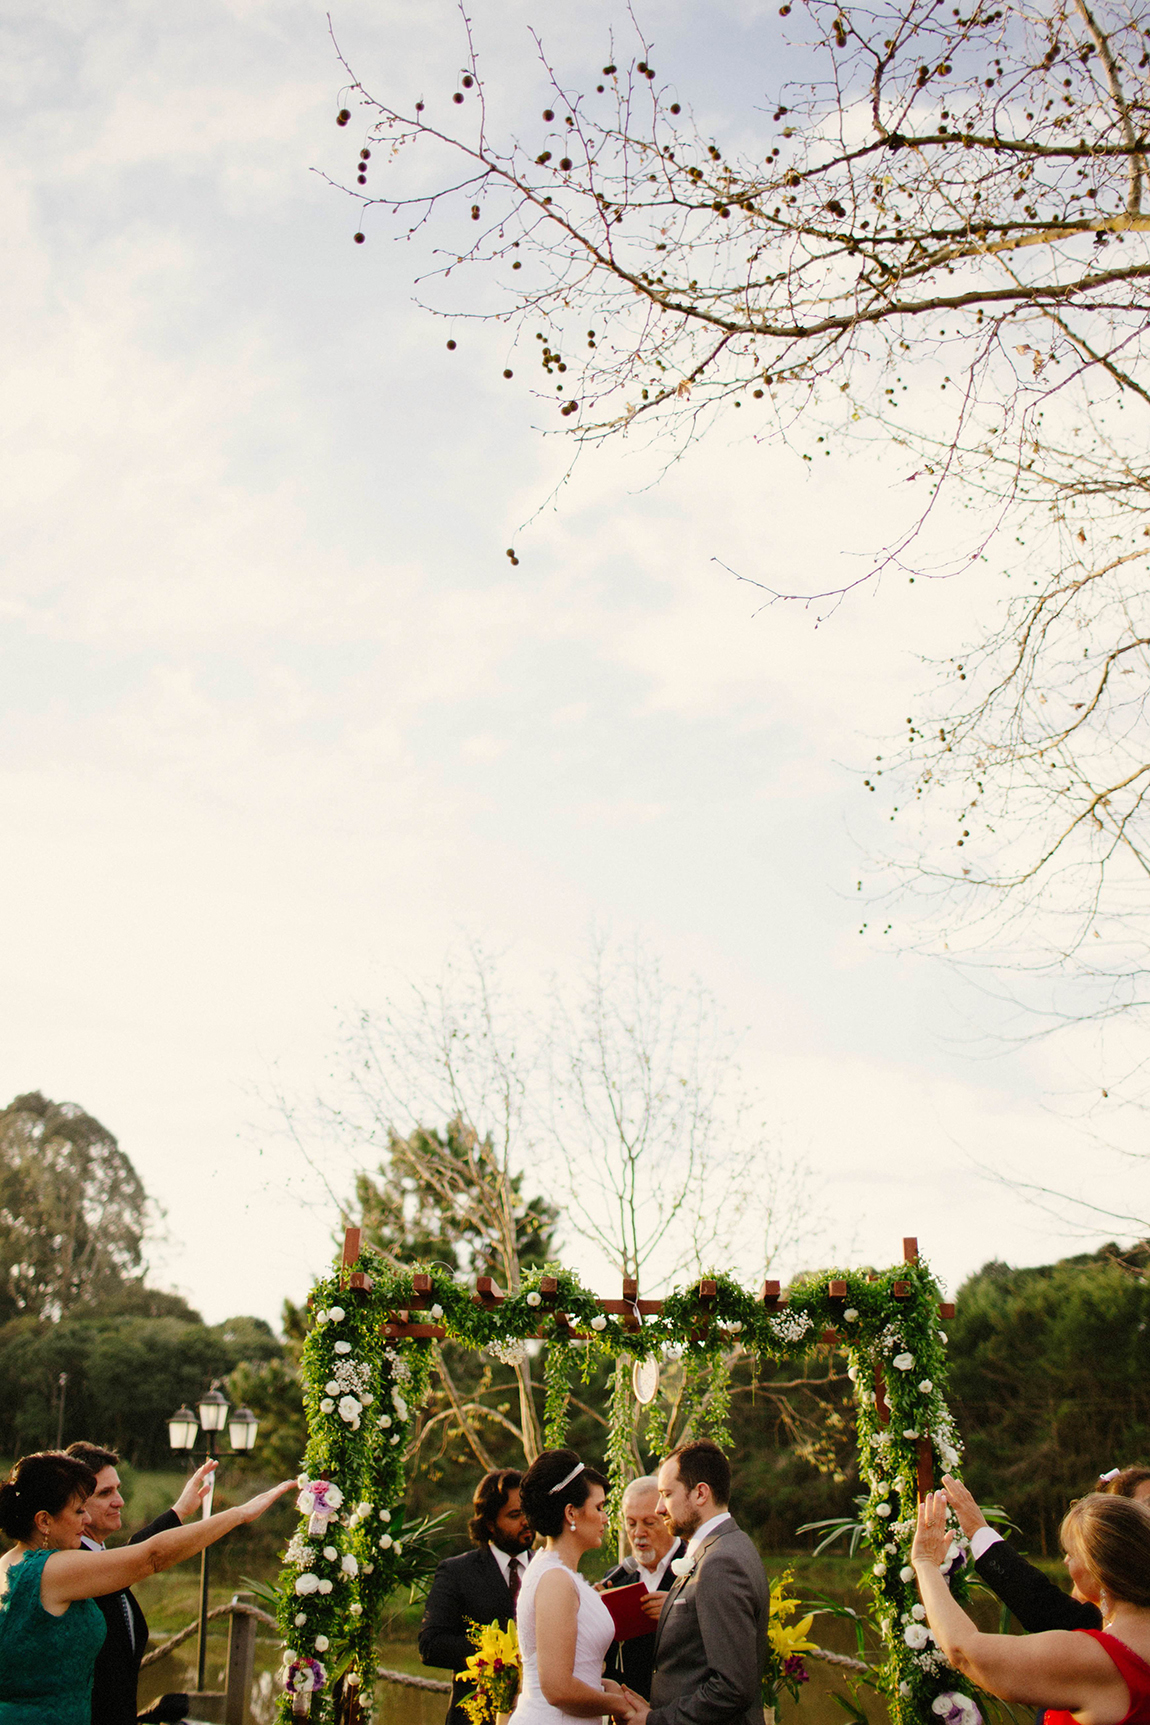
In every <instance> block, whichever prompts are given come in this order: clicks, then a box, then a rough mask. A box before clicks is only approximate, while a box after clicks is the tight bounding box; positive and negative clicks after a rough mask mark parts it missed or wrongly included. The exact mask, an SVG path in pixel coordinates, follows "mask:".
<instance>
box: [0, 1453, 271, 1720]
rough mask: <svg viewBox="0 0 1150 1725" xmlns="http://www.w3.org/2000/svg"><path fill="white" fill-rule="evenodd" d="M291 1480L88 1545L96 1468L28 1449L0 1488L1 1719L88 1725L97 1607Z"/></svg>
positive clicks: (250, 1514) (213, 1536) (259, 1509)
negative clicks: (203, 1512)
mask: <svg viewBox="0 0 1150 1725" xmlns="http://www.w3.org/2000/svg"><path fill="white" fill-rule="evenodd" d="M293 1484H294V1481H292V1480H285V1481H284V1483H283V1484H282V1485H278V1486H276V1487H275V1488H274V1489H273V1490H272V1491H265V1492H261V1493H260V1495H259V1496H258V1497H253V1498H252V1499H251V1500H250V1501H249V1502H248V1503H245V1504H241V1505H240V1506H239V1507H238V1508H237V1509H226V1510H224V1511H222V1512H221V1514H219V1515H213V1516H210V1517H209V1518H208V1519H207V1520H206V1521H196V1522H191V1523H189V1525H188V1526H187V1527H174V1528H171V1529H169V1530H168V1531H167V1532H165V1533H157V1534H155V1535H154V1536H153V1537H152V1538H151V1539H147V1540H144V1541H142V1542H141V1543H140V1544H139V1545H126V1546H123V1547H121V1548H120V1549H119V1550H116V1551H82V1550H81V1548H80V1537H81V1535H82V1534H83V1532H84V1530H85V1528H86V1527H87V1526H88V1515H87V1511H86V1510H85V1508H84V1502H85V1500H86V1499H87V1498H88V1497H90V1496H91V1494H92V1492H93V1491H94V1490H95V1488H96V1476H95V1475H94V1474H93V1472H92V1470H91V1468H90V1467H88V1466H87V1464H86V1463H84V1462H82V1461H78V1460H77V1459H76V1457H75V1456H70V1455H65V1454H64V1453H63V1451H57V1450H46V1451H44V1452H42V1453H40V1454H38V1455H26V1456H24V1457H23V1459H22V1460H21V1461H19V1462H17V1464H16V1466H15V1467H14V1468H13V1469H12V1472H11V1474H10V1475H9V1477H8V1479H7V1481H6V1483H5V1484H4V1485H0V1532H2V1533H4V1534H5V1535H7V1537H8V1538H9V1539H11V1540H13V1541H15V1543H14V1545H13V1547H12V1549H11V1551H7V1552H5V1554H4V1556H3V1557H0V1725H89V1721H90V1719H91V1713H92V1670H93V1667H94V1666H95V1663H96V1655H97V1653H98V1652H99V1651H100V1647H101V1644H102V1643H103V1640H104V1619H103V1617H102V1616H101V1614H100V1611H99V1608H98V1607H97V1606H96V1605H94V1604H93V1603H92V1601H93V1600H94V1599H96V1598H97V1597H98V1596H99V1595H101V1594H104V1593H112V1592H114V1591H115V1590H116V1589H117V1588H120V1587H130V1586H131V1585H132V1583H133V1582H135V1581H141V1580H142V1579H143V1578H144V1576H146V1575H154V1574H155V1573H157V1571H159V1570H161V1569H170V1568H171V1566H172V1564H174V1563H180V1562H182V1561H183V1559H184V1558H186V1557H193V1556H194V1555H195V1553H196V1552H197V1551H202V1550H203V1549H204V1547H205V1546H206V1545H213V1544H214V1543H215V1541H216V1540H217V1539H220V1538H221V1537H222V1536H223V1535H224V1534H225V1533H228V1532H230V1531H231V1529H232V1528H233V1527H240V1526H242V1525H243V1524H244V1523H245V1522H249V1521H254V1520H255V1519H256V1517H257V1516H259V1515H262V1514H263V1512H264V1510H265V1509H267V1508H268V1506H269V1504H272V1503H274V1502H275V1500H276V1498H277V1497H281V1496H282V1495H283V1493H284V1492H285V1491H288V1490H290V1489H291V1486H292V1485H293Z"/></svg>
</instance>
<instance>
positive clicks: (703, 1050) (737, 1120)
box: [540, 936, 810, 1283]
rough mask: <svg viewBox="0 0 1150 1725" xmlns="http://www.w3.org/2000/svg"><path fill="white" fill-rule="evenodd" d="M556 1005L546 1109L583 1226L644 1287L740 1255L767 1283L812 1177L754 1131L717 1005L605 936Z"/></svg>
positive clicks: (575, 1215) (797, 1226) (558, 1169)
mask: <svg viewBox="0 0 1150 1725" xmlns="http://www.w3.org/2000/svg"><path fill="white" fill-rule="evenodd" d="M552 1007H553V1012H552V1023H551V1029H550V1035H549V1038H548V1053H549V1068H548V1080H547V1084H546V1086H545V1087H544V1089H543V1091H542V1093H541V1104H540V1105H541V1107H542V1109H543V1111H544V1119H545V1121H546V1140H547V1142H548V1143H549V1146H550V1151H551V1166H552V1168H553V1170H554V1175H555V1178H556V1180H557V1182H559V1183H560V1185H561V1189H563V1190H565V1192H566V1211H567V1215H568V1217H569V1219H570V1222H571V1225H572V1227H573V1228H574V1229H575V1230H576V1231H577V1232H578V1233H580V1234H581V1235H582V1236H583V1238H584V1239H585V1240H587V1241H588V1242H589V1243H590V1244H591V1245H592V1246H594V1247H596V1248H597V1249H598V1250H599V1251H600V1252H602V1253H603V1254H604V1256H605V1257H606V1258H607V1260H608V1262H609V1263H610V1264H611V1265H612V1266H613V1267H614V1268H615V1269H616V1270H617V1271H618V1273H619V1274H620V1275H621V1276H634V1277H636V1278H639V1279H641V1280H643V1281H644V1283H651V1282H658V1283H666V1282H667V1281H669V1280H670V1279H672V1278H673V1277H674V1276H676V1275H678V1274H681V1273H682V1272H684V1271H693V1272H694V1273H695V1274H696V1275H698V1274H700V1273H701V1272H702V1271H703V1270H704V1269H707V1268H713V1267H714V1266H715V1265H716V1264H723V1265H726V1264H729V1262H730V1261H731V1255H732V1253H733V1252H735V1251H738V1252H739V1255H740V1256H741V1257H742V1258H744V1259H746V1260H747V1261H748V1267H749V1269H750V1273H751V1274H756V1273H760V1272H761V1273H765V1272H766V1271H767V1270H768V1269H769V1268H770V1264H771V1261H772V1259H773V1258H774V1256H775V1255H776V1253H777V1252H778V1251H780V1250H783V1249H785V1248H786V1247H788V1246H790V1245H792V1244H793V1243H794V1242H795V1238H796V1236H797V1235H798V1234H799V1233H801V1232H802V1230H803V1229H804V1228H805V1227H806V1225H807V1223H808V1221H809V1212H808V1210H807V1206H806V1203H805V1201H804V1197H803V1192H804V1187H805V1182H807V1181H809V1178H810V1174H809V1170H808V1169H806V1168H805V1167H801V1166H799V1165H798V1164H796V1162H795V1161H794V1159H790V1160H786V1159H784V1158H781V1157H780V1156H779V1155H778V1154H777V1152H776V1151H775V1150H774V1149H773V1147H772V1146H771V1145H770V1144H769V1142H768V1141H767V1139H766V1135H765V1133H763V1132H762V1131H761V1130H755V1129H754V1128H752V1126H751V1124H750V1122H749V1119H748V1112H749V1107H748V1103H747V1100H746V1098H745V1097H744V1096H743V1094H742V1086H741V1080H740V1076H739V1072H738V1067H737V1064H736V1061H735V1047H734V1038H733V1037H732V1035H731V1033H730V1031H729V1029H728V1028H727V1026H726V1025H725V1023H724V1022H723V1019H722V1016H721V1014H720V1012H719V1008H718V1005H717V1003H716V1001H715V1000H714V998H713V996H712V995H711V994H710V993H709V992H708V991H707V990H706V989H705V988H704V987H703V986H702V984H701V983H699V982H697V981H694V982H691V983H689V984H688V985H686V986H679V985H676V984H674V983H672V982H671V981H670V980H669V979H668V978H667V976H666V975H665V974H664V971H663V967H662V965H661V963H660V961H659V958H658V955H657V954H656V953H654V952H653V951H652V950H651V949H650V948H649V947H647V946H645V945H644V944H643V943H642V942H640V941H639V940H633V941H631V942H630V943H627V944H612V943H610V942H608V941H606V940H604V939H602V938H600V937H597V936H595V937H592V939H591V940H590V942H589V943H588V949H587V953H586V958H585V961H584V964H583V967H582V972H581V974H580V975H579V977H578V978H577V979H576V980H575V981H574V983H573V984H572V985H571V986H563V985H562V984H561V983H560V982H559V981H556V982H555V983H554V984H553V987H552ZM719 1194H721V1199H719V1200H718V1201H717V1197H718V1195H719Z"/></svg>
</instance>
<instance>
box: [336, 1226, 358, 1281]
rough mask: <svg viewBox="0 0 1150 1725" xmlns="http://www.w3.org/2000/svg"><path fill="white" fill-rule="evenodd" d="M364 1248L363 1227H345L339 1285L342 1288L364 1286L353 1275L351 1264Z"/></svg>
mask: <svg viewBox="0 0 1150 1725" xmlns="http://www.w3.org/2000/svg"><path fill="white" fill-rule="evenodd" d="M362 1248H363V1229H362V1228H345V1229H344V1231H343V1257H342V1258H341V1259H340V1267H339V1285H340V1287H341V1288H347V1287H356V1286H357V1285H358V1286H362V1283H359V1284H357V1283H356V1282H355V1281H353V1280H352V1277H351V1266H352V1265H353V1264H354V1263H355V1261H356V1259H357V1258H358V1257H359V1254H360V1252H361V1250H362Z"/></svg>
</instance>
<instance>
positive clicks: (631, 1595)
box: [599, 1581, 655, 1641]
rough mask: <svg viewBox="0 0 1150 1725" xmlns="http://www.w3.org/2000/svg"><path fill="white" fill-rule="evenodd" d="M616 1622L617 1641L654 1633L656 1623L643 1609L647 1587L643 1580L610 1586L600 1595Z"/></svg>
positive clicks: (631, 1639)
mask: <svg viewBox="0 0 1150 1725" xmlns="http://www.w3.org/2000/svg"><path fill="white" fill-rule="evenodd" d="M599 1597H600V1599H601V1600H602V1601H603V1604H604V1605H605V1606H606V1607H607V1610H608V1611H609V1612H610V1613H611V1617H612V1620H613V1622H614V1624H615V1639H616V1641H633V1640H634V1638H635V1637H636V1635H654V1633H655V1625H654V1624H653V1623H652V1621H651V1619H650V1618H649V1617H648V1616H647V1613H646V1612H645V1611H644V1610H643V1606H642V1601H643V1600H644V1599H646V1597H647V1589H646V1587H645V1586H644V1584H643V1583H642V1582H641V1581H632V1582H630V1583H629V1585H628V1586H626V1587H609V1588H608V1589H607V1591H606V1593H601V1594H600V1595H599Z"/></svg>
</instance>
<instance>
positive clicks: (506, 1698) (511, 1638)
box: [462, 1622, 949, 1725]
mask: <svg viewBox="0 0 1150 1725" xmlns="http://www.w3.org/2000/svg"><path fill="white" fill-rule="evenodd" d="M468 1634H469V1635H470V1637H471V1643H472V1646H473V1647H474V1648H475V1652H474V1653H473V1654H472V1655H471V1657H470V1658H469V1659H468V1661H467V1664H466V1666H465V1667H464V1669H465V1671H466V1673H467V1679H468V1681H469V1682H470V1683H471V1684H473V1685H474V1687H473V1688H472V1690H471V1693H470V1694H469V1695H467V1696H466V1697H465V1698H464V1700H463V1702H462V1706H463V1711H464V1712H465V1713H466V1714H467V1717H468V1719H470V1721H471V1725H488V1722H489V1721H492V1720H495V1719H497V1718H498V1716H499V1714H501V1713H510V1711H511V1709H512V1707H513V1706H514V1705H515V1697H516V1695H517V1694H518V1693H519V1682H520V1678H521V1677H522V1674H523V1664H522V1661H521V1660H520V1657H519V1637H518V1635H517V1634H516V1632H515V1624H514V1623H513V1622H512V1623H509V1624H508V1625H507V1628H506V1629H503V1628H501V1627H500V1625H499V1624H498V1623H471V1624H469V1625H468ZM948 1725H949V1722H948Z"/></svg>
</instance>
